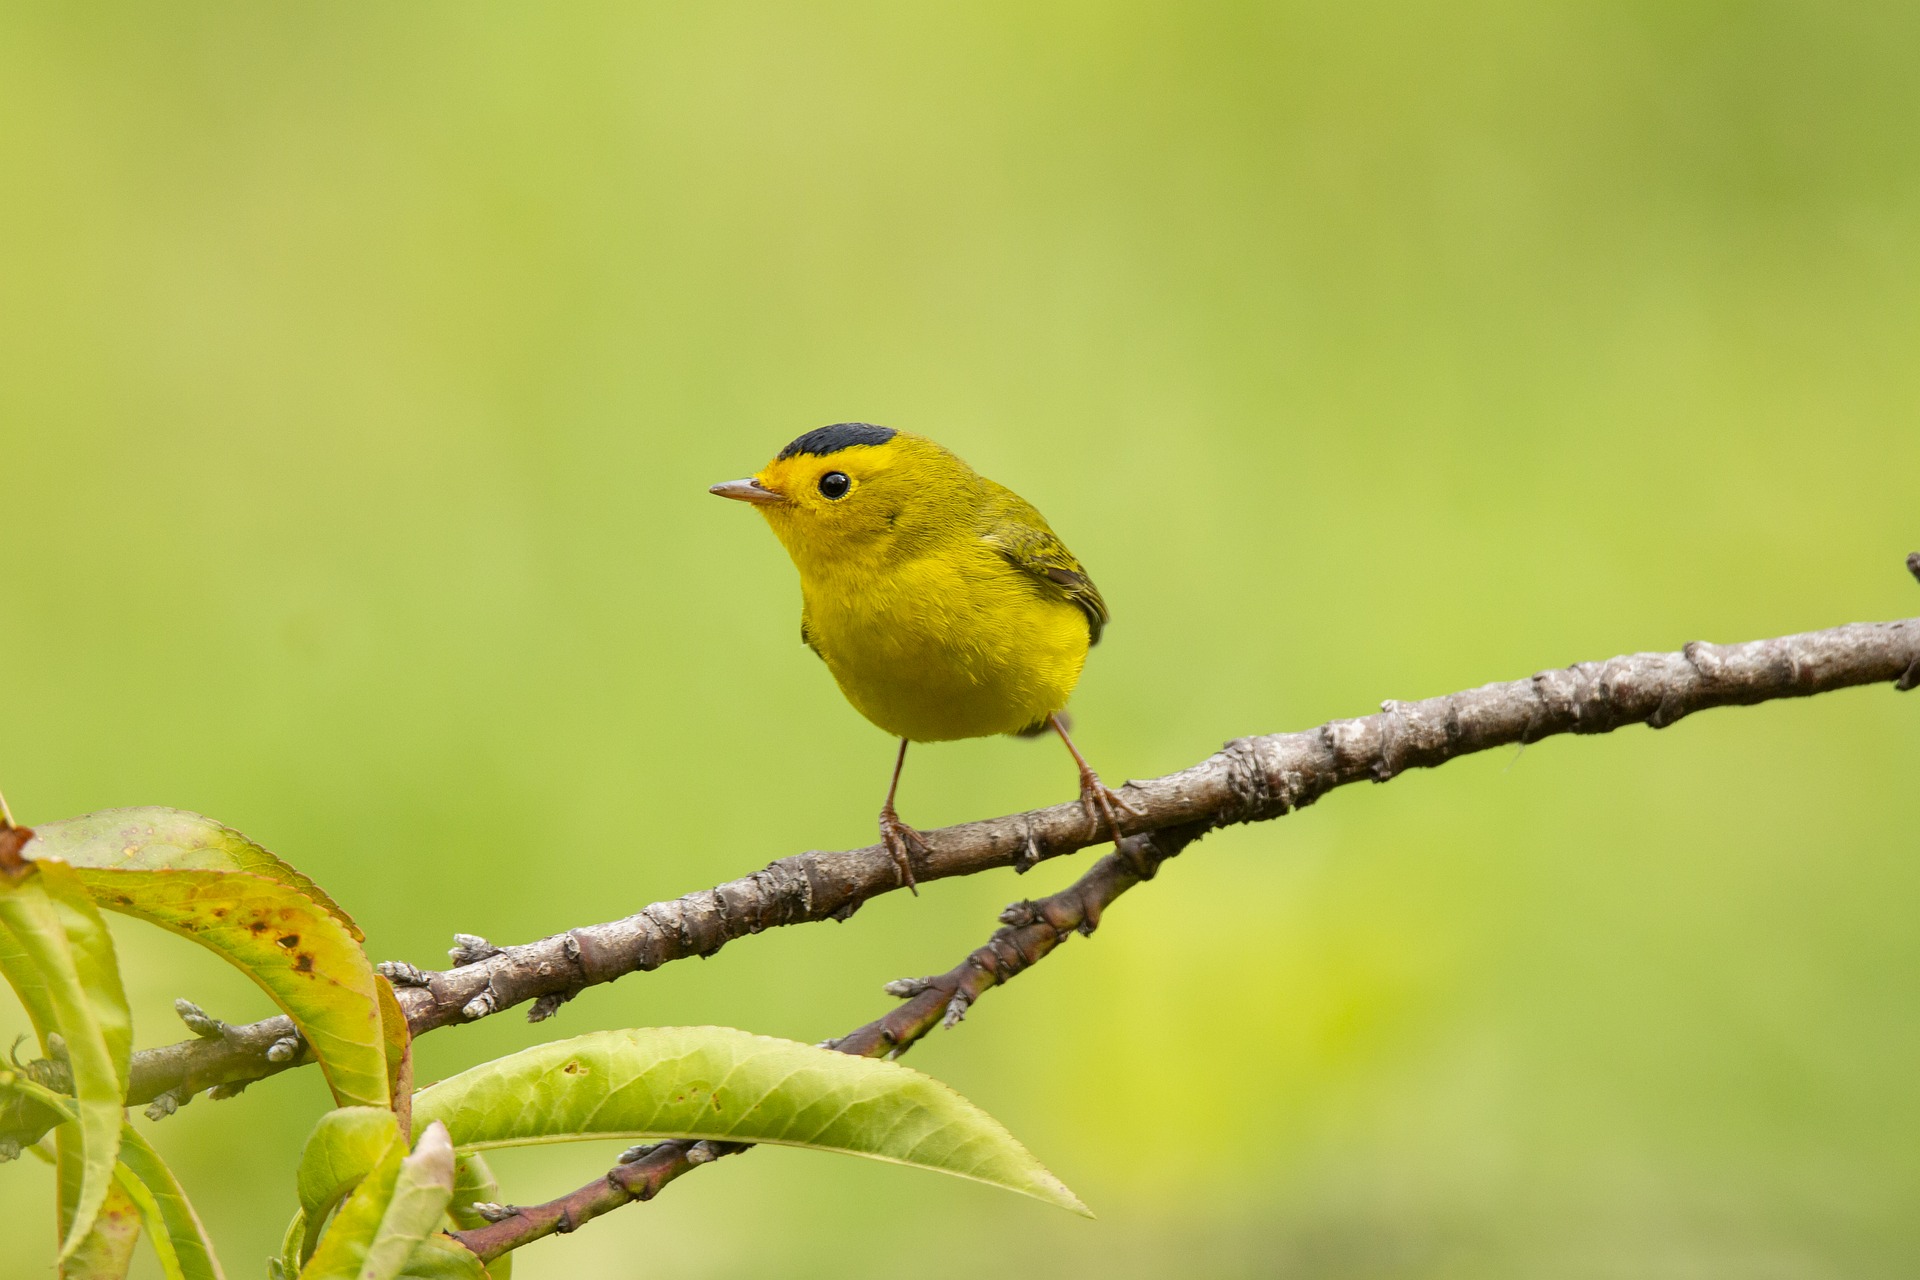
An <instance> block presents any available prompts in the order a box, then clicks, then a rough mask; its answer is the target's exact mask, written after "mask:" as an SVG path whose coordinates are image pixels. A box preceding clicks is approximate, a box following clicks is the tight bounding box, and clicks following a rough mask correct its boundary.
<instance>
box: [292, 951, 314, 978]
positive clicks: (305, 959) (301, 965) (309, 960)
mask: <svg viewBox="0 0 1920 1280" xmlns="http://www.w3.org/2000/svg"><path fill="white" fill-rule="evenodd" d="M293 971H294V972H295V973H312V972H313V957H312V956H311V955H309V954H308V953H307V952H305V951H302V952H301V953H300V954H299V955H297V956H295V957H294V960H293Z"/></svg>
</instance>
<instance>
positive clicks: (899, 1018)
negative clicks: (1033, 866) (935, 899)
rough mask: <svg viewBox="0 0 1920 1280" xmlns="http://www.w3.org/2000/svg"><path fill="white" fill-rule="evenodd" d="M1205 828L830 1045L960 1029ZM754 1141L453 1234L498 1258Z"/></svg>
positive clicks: (1161, 840)
mask: <svg viewBox="0 0 1920 1280" xmlns="http://www.w3.org/2000/svg"><path fill="white" fill-rule="evenodd" d="M1204 832H1205V828H1204V827H1203V826H1190V827H1182V828H1175V829H1172V830H1167V831H1158V832H1153V833H1150V834H1147V835H1138V836H1129V837H1127V838H1126V839H1125V840H1124V841H1122V842H1121V843H1120V845H1119V846H1118V847H1117V848H1116V849H1115V850H1114V852H1112V853H1110V854H1108V855H1107V856H1106V857H1104V858H1102V859H1100V861H1098V862H1096V863H1094V865H1093V866H1092V867H1091V868H1090V869H1089V870H1088V871H1087V873H1086V874H1085V875H1083V876H1081V877H1080V878H1079V879H1078V880H1075V881H1074V882H1073V883H1072V884H1070V885H1068V886H1067V887H1066V888H1064V889H1062V890H1061V891H1060V892H1058V893H1055V894H1051V895H1049V896H1048V897H1045V898H1040V899H1037V900H1035V901H1031V902H1016V903H1014V904H1013V905H1012V906H1010V907H1008V908H1007V909H1006V910H1005V911H1003V912H1001V914H1000V919H1001V921H1002V925H1001V927H1000V928H999V929H997V930H996V931H995V932H994V935H993V937H991V938H990V939H988V940H987V943H986V945H985V946H983V947H980V948H979V949H978V950H976V951H974V952H972V953H971V954H970V955H968V956H967V958H966V959H965V960H962V961H961V962H960V963H959V964H957V965H955V966H954V967H953V968H952V969H949V970H948V971H947V972H945V973H943V974H940V975H939V976H937V977H932V978H903V979H900V980H898V981H896V982H889V983H888V984H887V987H886V990H887V994H889V995H892V996H895V997H897V998H898V997H904V998H905V1001H906V1002H905V1003H904V1004H901V1005H899V1006H897V1007H895V1008H894V1009H892V1010H890V1011H889V1012H888V1013H887V1014H886V1015H885V1016H883V1017H880V1018H876V1019H875V1020H874V1021H872V1022H869V1023H867V1024H866V1025H865V1026H863V1027H859V1028H856V1029H855V1030H853V1031H851V1032H849V1033H848V1034H846V1035H844V1036H842V1037H841V1038H840V1039H838V1040H829V1041H827V1042H826V1045H825V1047H826V1048H829V1049H835V1050H838V1051H839V1052H841V1053H847V1054H852V1055H854V1056H856V1057H863V1058H881V1057H887V1058H897V1057H899V1056H900V1055H901V1054H903V1053H905V1052H906V1051H907V1050H908V1049H909V1048H911V1047H912V1046H913V1044H914V1043H915V1042H916V1041H918V1040H919V1039H920V1038H921V1037H922V1036H925V1035H926V1034H927V1033H928V1032H929V1031H931V1030H933V1028H934V1027H935V1026H937V1025H939V1024H940V1023H941V1022H942V1020H943V1018H944V1020H945V1023H946V1025H947V1026H949V1027H951V1026H954V1025H955V1024H957V1023H958V1022H959V1021H960V1018H961V1017H962V1016H963V1015H964V1013H965V1011H966V1010H967V1009H968V1008H970V1007H971V1006H972V1004H973V1002H974V1001H976V1000H978V999H979V998H980V997H981V996H982V995H984V994H986V992H987V991H988V990H990V989H991V988H993V987H995V986H998V985H1000V984H1001V983H1005V982H1011V981H1012V980H1013V979H1014V978H1015V977H1017V976H1018V975H1020V974H1022V973H1024V972H1026V970H1028V969H1030V968H1032V967H1033V966H1034V965H1036V964H1038V963H1040V961H1041V960H1043V959H1044V958H1046V956H1047V955H1048V954H1050V953H1051V952H1052V951H1053V949H1054V948H1055V947H1057V946H1059V945H1060V944H1061V943H1062V942H1064V941H1066V940H1067V939H1068V938H1071V937H1072V936H1073V935H1074V934H1075V933H1092V932H1093V930H1094V928H1095V927H1096V926H1097V925H1098V924H1099V923H1100V914H1101V912H1102V911H1104V910H1105V909H1106V908H1107V906H1109V905H1110V904H1111V903H1112V902H1113V900H1114V899H1115V898H1118V897H1119V896H1120V895H1121V894H1123V893H1125V892H1126V891H1127V890H1128V889H1131V888H1132V887H1133V886H1134V885H1136V884H1139V883H1140V882H1141V881H1143V880H1148V879H1151V878H1152V877H1153V874H1154V872H1156V871H1157V870H1159V868H1160V864H1161V863H1163V862H1165V861H1166V860H1167V859H1168V858H1171V857H1173V856H1174V855H1176V854H1178V853H1179V852H1180V851H1181V850H1182V849H1185V848H1186V847H1187V846H1188V845H1189V844H1191V843H1192V842H1193V841H1194V840H1196V839H1198V838H1199V837H1200V836H1201V835H1202V834H1204ZM750 1145H751V1144H746V1143H737V1142H714V1141H711V1140H709V1141H702V1142H692V1141H686V1140H682V1139H670V1140H668V1141H665V1142H653V1143H645V1144H642V1145H640V1146H637V1147H630V1148H628V1149H627V1150H626V1151H624V1152H622V1153H621V1155H620V1161H619V1163H618V1164H616V1165H615V1166H614V1167H613V1168H612V1169H610V1170H608V1171H607V1173H606V1174H605V1176H603V1177H600V1178H596V1179H594V1180H593V1181H592V1182H589V1183H588V1184H587V1185H586V1186H584V1187H580V1188H579V1189H577V1190H575V1191H570V1192H568V1193H567V1194H566V1195H564V1196H560V1197H558V1198H557V1199H553V1200H549V1201H547V1202H546V1203H545V1204H539V1205H531V1206H527V1207H524V1208H523V1207H518V1206H515V1207H513V1208H512V1209H511V1212H507V1213H502V1214H501V1216H499V1217H498V1218H491V1217H490V1218H489V1220H488V1225H487V1226H484V1227H475V1228H473V1229H472V1230H470V1231H460V1232H455V1233H454V1239H456V1240H458V1241H459V1242H460V1243H461V1244H463V1245H465V1246H466V1247H467V1248H469V1249H471V1250H473V1251H474V1252H475V1253H477V1254H479V1255H480V1258H481V1260H482V1261H484V1262H491V1261H492V1260H493V1259H495V1258H497V1257H499V1256H500V1255H501V1254H503V1253H507V1252H510V1251H511V1250H514V1249H518V1248H521V1247H522V1246H524V1245H528V1244H532V1243H533V1242H534V1241H535V1240H538V1239H540V1238H541V1237H543V1236H548V1235H553V1234H555V1233H557V1232H564V1231H572V1230H574V1229H575V1228H577V1227H579V1226H581V1225H582V1224H583V1223H586V1222H590V1221H592V1220H593V1219H594V1218H597V1217H599V1216H600V1215H602V1214H604V1213H609V1212H611V1211H613V1210H614V1209H618V1208H619V1207H620V1206H622V1205H625V1204H632V1203H634V1202H635V1201H638V1200H651V1199H652V1198H653V1197H654V1196H656V1195H658V1194H659V1193H660V1189H661V1188H662V1187H664V1186H666V1185H667V1184H668V1183H669V1182H672V1181H673V1180H674V1179H675V1178H678V1177H680V1176H681V1175H682V1174H684V1173H686V1172H687V1171H688V1170H690V1169H693V1168H695V1167H697V1166H699V1165H702V1164H708V1163H711V1162H712V1161H714V1160H716V1159H718V1158H719V1157H721V1156H724V1155H733V1154H736V1153H737V1152H741V1151H746V1150H749V1149H750ZM495 1207H498V1206H495Z"/></svg>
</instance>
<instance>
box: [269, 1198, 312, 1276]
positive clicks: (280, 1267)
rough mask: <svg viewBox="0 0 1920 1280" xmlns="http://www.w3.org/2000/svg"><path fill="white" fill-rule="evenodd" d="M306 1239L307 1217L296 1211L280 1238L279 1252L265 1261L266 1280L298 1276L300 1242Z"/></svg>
mask: <svg viewBox="0 0 1920 1280" xmlns="http://www.w3.org/2000/svg"><path fill="white" fill-rule="evenodd" d="M306 1237H307V1215H306V1214H305V1213H303V1212H301V1211H300V1210H298V1209H296V1210H294V1213H293V1221H292V1222H289V1223H288V1224H287V1232H286V1234H285V1235H284V1236H282V1237H281V1238H280V1252H279V1254H278V1255H277V1256H275V1257H272V1258H268V1259H267V1276H268V1280H293V1278H294V1277H295V1276H297V1275H299V1274H300V1248H301V1242H302V1241H303V1240H305V1239H306Z"/></svg>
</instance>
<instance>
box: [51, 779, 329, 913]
mask: <svg viewBox="0 0 1920 1280" xmlns="http://www.w3.org/2000/svg"><path fill="white" fill-rule="evenodd" d="M27 856H28V857H30V858H59V859H60V860H61V861H63V862H66V863H68V864H70V865H72V866H74V867H80V868H86V869H89V870H105V871H244V872H247V873H249V874H251V875H256V876H262V877H264V878H265V879H268V880H277V881H279V882H280V883H281V884H284V885H286V886H287V887H288V888H290V889H297V890H298V891H299V892H300V893H301V894H302V895H304V896H305V897H307V898H310V899H312V900H313V901H314V902H317V903H319V904H320V906H321V907H322V908H324V909H325V910H326V911H327V913H328V914H329V915H331V916H333V918H334V919H336V920H338V921H339V922H340V923H341V924H342V925H345V926H346V929H347V932H348V933H351V934H352V935H353V940H354V941H355V942H364V941H365V938H364V936H363V935H362V934H361V932H360V926H358V925H356V924H355V923H354V922H353V917H352V916H350V915H348V914H347V913H346V912H344V911H342V910H341V909H340V907H339V905H338V904H337V903H335V902H334V900H333V899H332V898H329V897H328V896H327V895H326V894H325V893H324V892H323V891H322V890H321V888H320V886H319V885H317V884H315V883H314V882H313V881H311V880H309V879H308V878H307V877H306V876H304V875H302V874H300V873H299V872H298V871H296V870H294V869H293V868H292V867H291V866H289V865H288V864H287V863H285V862H283V861H281V860H280V859H279V858H276V857H275V856H274V855H273V854H271V853H268V852H267V851H266V850H265V849H263V848H261V847H260V846H259V845H257V844H255V843H254V842H253V841H251V840H249V839H247V837H245V836H243V835H241V834H240V833H239V832H238V831H235V830H234V829H233V828H232V827H226V826H222V825H221V824H219V823H218V822H215V821H214V820H213V819H212V818H203V817H201V816H200V815H199V814H197V813H188V812H187V811H186V810H185V809H162V808H157V807H153V808H143V809H105V810H102V811H101V812H99V813H89V814H84V815H82V816H81V817H78V818H65V819H62V820H61V821H59V822H46V823H42V824H41V825H40V826H37V827H35V828H34V829H33V839H32V840H31V841H30V842H29V846H28V853H27Z"/></svg>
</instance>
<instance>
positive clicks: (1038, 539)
mask: <svg viewBox="0 0 1920 1280" xmlns="http://www.w3.org/2000/svg"><path fill="white" fill-rule="evenodd" d="M981 483H983V484H984V485H985V486H986V488H987V494H988V501H987V503H986V504H985V506H986V511H987V521H986V527H985V528H984V529H983V530H982V531H981V537H982V538H984V539H985V540H986V541H987V543H988V544H990V545H991V546H992V547H993V548H994V549H995V550H997V551H998V552H999V553H1000V554H1001V555H1003V556H1005V557H1006V558H1007V560H1008V561H1009V562H1011V563H1012V564H1013V565H1014V566H1016V567H1017V568H1020V569H1024V570H1025V571H1026V572H1027V573H1028V574H1030V575H1032V577H1033V579H1034V581H1036V582H1038V583H1039V584H1040V586H1041V588H1042V589H1043V590H1045V591H1047V592H1049V593H1050V594H1053V595H1055V596H1058V597H1059V598H1060V599H1062V600H1066V601H1068V602H1070V603H1072V604H1073V605H1075V606H1076V607H1078V608H1079V610H1080V612H1082V613H1084V614H1086V615H1087V635H1088V643H1090V644H1099V643H1100V632H1101V630H1102V629H1103V628H1104V627H1105V626H1106V625H1107V616H1108V615H1107V602H1106V601H1105V600H1102V599H1101V598H1100V588H1098V587H1096V586H1094V585H1093V579H1092V578H1091V577H1089V576H1088V575H1087V571H1086V569H1085V568H1084V567H1083V566H1082V565H1081V563H1080V562H1079V561H1078V560H1076V559H1074V555H1073V552H1071V551H1069V550H1067V544H1066V543H1064V542H1062V541H1060V539H1059V538H1058V537H1056V536H1055V535H1054V532H1053V530H1052V529H1050V528H1048V527H1047V521H1046V518H1045V517H1044V516H1042V515H1041V514H1040V513H1039V512H1038V511H1036V510H1034V508H1033V504H1032V503H1030V502H1028V501H1027V500H1026V499H1025V498H1023V497H1021V496H1020V495H1019V494H1017V493H1015V492H1014V491H1013V490H1011V489H1009V488H1007V487H1006V486H1004V485H998V484H995V483H994V482H993V481H991V480H986V479H984V478H983V479H982V481H981Z"/></svg>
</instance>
